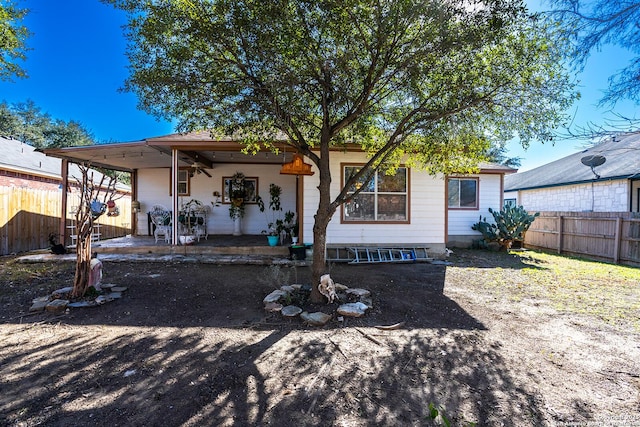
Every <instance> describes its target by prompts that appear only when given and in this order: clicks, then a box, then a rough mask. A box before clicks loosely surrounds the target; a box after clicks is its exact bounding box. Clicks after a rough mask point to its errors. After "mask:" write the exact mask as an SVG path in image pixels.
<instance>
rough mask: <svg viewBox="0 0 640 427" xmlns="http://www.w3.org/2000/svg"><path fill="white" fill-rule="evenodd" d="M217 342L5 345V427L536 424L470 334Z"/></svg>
mask: <svg viewBox="0 0 640 427" xmlns="http://www.w3.org/2000/svg"><path fill="white" fill-rule="evenodd" d="M52 328H55V327H54V326H46V327H43V330H41V331H39V332H44V333H56V332H55V331H51V329H52ZM76 332H77V331H76ZM216 332H217V331H216V329H214V328H211V329H208V328H205V329H201V330H195V331H194V330H193V329H191V328H189V329H175V328H171V329H168V330H163V329H156V330H155V331H150V330H148V328H142V329H140V330H138V331H135V332H126V333H123V334H122V335H121V336H119V337H117V338H115V339H113V337H111V339H109V340H106V339H104V338H102V337H100V336H95V335H93V334H94V333H95V331H86V332H85V333H82V332H81V333H75V334H67V335H66V336H65V337H64V338H62V339H60V340H59V341H57V342H55V343H53V344H42V345H36V346H34V347H33V348H28V349H26V348H25V347H26V346H25V347H23V348H25V349H24V350H23V349H21V346H19V345H5V346H4V347H5V348H4V350H3V353H5V354H4V355H3V359H4V360H3V364H2V367H1V368H0V374H2V375H1V378H2V380H0V384H1V389H2V393H1V397H0V421H1V422H2V424H3V425H20V423H23V424H24V425H35V424H42V425H50V426H63V425H64V426H66V425H88V424H91V425H99V426H103V425H104V426H106V425H109V426H118V425H194V426H195V425H267V424H272V423H276V422H277V423H279V424H280V423H283V422H285V423H287V422H289V423H293V424H294V425H307V426H325V425H331V424H334V425H336V424H337V425H355V426H360V425H363V426H364V425H383V426H395V425H425V424H426V423H427V419H426V416H427V413H428V404H429V403H434V404H437V405H438V406H444V407H446V408H447V409H446V411H447V415H448V417H449V418H450V419H451V420H454V421H455V422H456V424H455V425H460V424H458V423H461V422H462V421H463V420H464V421H473V422H477V423H478V425H483V426H494V425H495V426H498V425H504V423H507V424H509V425H538V424H539V422H540V421H541V420H542V414H541V413H540V407H541V402H539V401H538V400H537V398H536V396H535V395H534V394H533V393H532V392H530V391H528V390H524V389H522V388H521V387H519V386H518V384H517V382H516V381H515V380H514V379H513V378H512V377H511V375H510V373H509V369H508V368H507V367H506V366H505V362H504V360H503V359H502V358H501V357H500V347H499V344H496V343H487V342H485V341H484V340H483V338H482V337H481V336H480V335H478V334H477V333H469V332H468V331H458V332H456V331H445V330H418V329H416V330H413V331H402V332H401V333H399V332H396V333H395V334H386V335H384V336H378V338H377V339H378V340H379V341H380V344H379V345H375V348H372V347H371V344H370V343H369V342H368V341H366V340H364V339H363V338H362V337H361V336H360V335H359V334H357V333H356V332H355V331H354V329H353V328H345V329H341V330H336V331H312V332H308V333H303V334H291V333H289V331H287V330H272V331H245V332H244V333H243V337H242V339H234V340H229V339H228V338H224V339H220V338H219V336H218V334H217V333H216ZM363 342H364V343H366V345H362V344H363ZM6 353H9V354H10V355H7V354H6Z"/></svg>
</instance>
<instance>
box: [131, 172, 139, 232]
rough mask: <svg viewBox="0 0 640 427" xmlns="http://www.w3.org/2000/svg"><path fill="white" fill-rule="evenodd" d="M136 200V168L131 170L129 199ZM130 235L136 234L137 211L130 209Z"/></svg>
mask: <svg viewBox="0 0 640 427" xmlns="http://www.w3.org/2000/svg"><path fill="white" fill-rule="evenodd" d="M134 200H138V169H134V170H133V171H131V201H132V202H133V201H134ZM130 222H131V235H132V236H137V235H138V212H136V210H135V209H131V221H130Z"/></svg>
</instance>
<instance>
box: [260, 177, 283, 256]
mask: <svg viewBox="0 0 640 427" xmlns="http://www.w3.org/2000/svg"><path fill="white" fill-rule="evenodd" d="M281 196H282V187H280V186H279V185H277V184H269V210H270V211H271V215H269V214H268V213H267V212H266V206H265V204H264V200H263V199H262V197H260V196H258V197H257V198H256V202H257V204H258V208H259V209H260V212H263V213H264V214H265V216H266V217H267V229H266V230H262V234H264V235H266V236H267V239H268V240H269V246H276V245H277V244H278V240H279V238H280V233H281V231H282V227H283V224H284V223H283V221H282V220H281V219H279V218H278V213H279V212H282V205H281V202H280V197H281ZM269 217H270V218H269Z"/></svg>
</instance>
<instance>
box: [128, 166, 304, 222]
mask: <svg viewBox="0 0 640 427" xmlns="http://www.w3.org/2000/svg"><path fill="white" fill-rule="evenodd" d="M280 167H281V165H248V164H244V165H227V164H219V165H218V164H216V165H215V169H210V170H207V172H209V173H210V174H211V175H212V178H209V177H208V176H206V175H205V174H198V175H195V176H194V177H193V178H191V194H190V196H184V197H180V200H179V203H178V204H179V205H180V204H182V203H187V202H188V201H189V200H191V199H197V200H200V201H201V202H203V203H204V204H205V205H207V206H209V207H211V210H210V212H209V215H208V218H207V228H208V232H209V234H231V233H233V221H232V220H231V218H229V205H228V204H220V205H219V206H215V207H214V206H213V205H212V203H211V202H213V201H214V197H213V192H214V191H218V192H220V193H222V179H223V177H225V176H232V175H233V174H234V173H236V172H243V173H244V174H245V176H247V177H258V194H260V196H261V197H262V198H263V199H264V200H265V203H266V204H267V206H266V210H267V211H266V212H265V213H262V212H260V210H259V209H258V206H257V205H255V204H247V205H246V206H245V216H244V218H243V220H242V232H243V233H244V234H260V233H261V231H262V230H266V228H267V224H268V222H270V221H271V217H270V216H269V217H267V216H266V214H268V213H270V211H268V203H269V184H271V183H274V184H277V185H279V186H280V187H282V198H281V201H282V209H283V212H282V215H284V212H286V211H288V210H290V211H293V212H295V210H296V206H295V202H296V194H295V192H296V177H295V176H292V175H280ZM169 180H170V178H169V169H168V168H162V169H142V170H139V171H138V183H139V184H138V185H139V186H138V200H139V201H140V204H141V212H140V213H139V214H138V234H142V235H145V234H147V215H146V214H147V212H148V211H149V210H150V209H151V207H152V206H153V205H154V204H160V205H164V206H165V207H166V208H167V209H170V208H171V196H170V195H169Z"/></svg>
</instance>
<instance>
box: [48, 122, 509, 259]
mask: <svg viewBox="0 0 640 427" xmlns="http://www.w3.org/2000/svg"><path fill="white" fill-rule="evenodd" d="M241 148H242V146H241V145H240V144H238V143H236V142H234V141H231V140H213V139H211V137H210V135H209V133H208V132H194V133H188V134H174V135H167V136H162V137H156V138H148V139H145V140H142V141H137V142H130V143H116V144H101V145H94V146H89V147H74V148H62V149H50V150H47V154H48V155H51V156H56V157H62V158H66V159H69V160H70V161H74V162H90V163H91V164H92V165H94V166H102V167H107V168H112V169H117V170H123V171H130V172H132V176H133V179H132V188H133V198H134V200H136V201H138V202H139V203H140V212H139V213H138V214H137V215H135V218H132V223H133V224H135V225H134V230H135V232H136V234H139V235H146V234H148V233H149V231H150V226H149V223H148V216H147V215H146V212H148V211H150V210H151V209H152V207H153V206H154V205H162V206H166V207H167V208H168V209H170V210H172V211H173V212H178V211H180V209H181V207H182V206H183V205H184V204H186V203H187V202H189V201H190V200H192V199H195V200H198V201H200V202H201V203H203V204H204V205H205V206H207V207H208V211H209V212H208V214H207V218H206V227H207V232H208V234H215V235H230V234H232V233H233V231H234V221H233V220H232V218H231V217H230V215H229V206H230V203H231V200H230V195H229V189H228V183H229V180H230V178H231V177H232V176H233V175H234V174H235V173H237V172H241V173H242V174H244V176H245V178H246V179H247V180H250V181H251V189H252V194H251V195H250V196H249V197H248V198H247V200H245V205H244V206H245V215H244V218H243V219H242V233H244V234H260V233H261V232H262V231H263V230H265V229H266V228H267V223H268V222H269V218H268V217H267V216H265V214H264V213H262V212H260V211H259V208H258V205H257V204H255V203H254V202H255V197H254V194H253V189H255V194H256V195H260V196H261V197H262V198H263V199H264V200H268V198H269V185H270V184H271V183H273V184H277V185H279V186H280V187H282V189H283V194H282V200H281V201H282V207H283V211H285V212H286V211H292V212H295V213H296V214H297V218H298V222H299V224H300V230H299V233H300V236H301V241H302V242H304V243H313V231H312V229H313V221H314V219H313V218H314V215H315V213H316V210H317V207H318V198H319V194H318V189H317V187H318V183H319V173H318V172H317V170H316V169H315V166H314V167H313V168H312V169H311V170H312V171H313V172H315V174H314V175H311V176H309V175H307V176H305V175H283V174H281V173H280V171H281V168H282V166H283V164H285V163H290V162H292V158H293V153H292V152H290V151H287V148H286V147H285V146H284V145H282V147H281V150H282V151H281V153H280V154H278V155H276V154H274V153H271V152H260V153H258V154H256V155H248V154H243V153H242V152H241ZM331 156H332V164H331V174H332V177H333V181H332V183H331V186H332V187H331V189H332V194H334V195H336V194H337V193H338V192H339V191H340V190H341V189H342V187H343V183H344V180H345V176H347V175H348V174H349V173H350V171H351V170H352V169H354V168H358V167H359V166H361V165H363V164H364V163H365V161H366V156H365V154H364V153H363V152H361V151H359V150H355V149H354V150H353V151H349V150H347V151H334V152H332V154H331ZM174 169H175V170H176V171H177V173H176V174H173V173H172V171H173V170H174ZM511 172H514V170H513V169H510V168H506V167H503V166H500V165H492V164H483V165H481V172H480V173H479V174H477V175H464V176H450V177H446V178H444V177H433V176H431V175H428V174H427V173H425V172H423V171H421V170H417V169H411V168H406V167H400V168H399V169H398V172H397V173H396V175H395V176H392V177H389V176H386V175H377V176H376V177H374V179H373V180H372V181H371V182H369V183H363V184H362V185H366V186H367V188H366V189H365V190H363V191H362V192H361V193H360V194H359V195H358V196H356V197H354V198H353V199H352V200H350V201H349V202H348V203H346V204H345V205H343V206H341V207H340V208H339V209H338V210H337V212H336V213H335V215H334V217H333V218H332V220H331V222H330V223H329V226H328V229H327V246H328V247H342V246H352V245H356V246H357V245H367V246H396V247H398V246H414V247H427V248H429V252H430V254H433V255H435V256H437V255H440V254H442V253H444V252H445V246H446V245H448V244H450V245H460V244H465V245H467V244H469V243H470V241H471V239H474V238H478V237H479V234H476V232H473V231H472V230H471V225H472V224H473V223H475V222H477V221H478V218H479V216H480V215H482V216H486V215H487V213H488V211H487V209H488V208H489V207H493V208H499V207H500V206H501V205H502V190H503V177H504V174H505V173H511ZM173 188H175V189H177V192H176V193H177V194H174V193H173V192H172V189H173ZM174 237H175V236H174ZM173 241H174V242H175V241H176V239H175V238H174V239H173Z"/></svg>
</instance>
